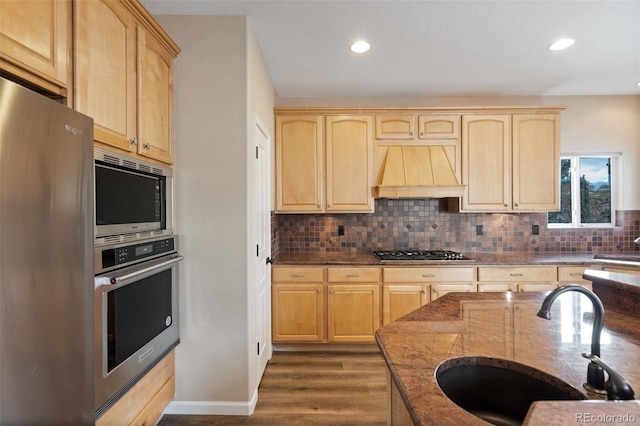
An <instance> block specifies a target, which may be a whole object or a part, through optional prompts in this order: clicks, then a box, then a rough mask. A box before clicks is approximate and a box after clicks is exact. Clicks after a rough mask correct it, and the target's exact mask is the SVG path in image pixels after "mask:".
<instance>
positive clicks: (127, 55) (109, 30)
mask: <svg viewBox="0 0 640 426" xmlns="http://www.w3.org/2000/svg"><path fill="white" fill-rule="evenodd" d="M74 7H75V9H74V31H75V44H74V57H75V58H76V64H75V88H76V90H75V102H74V103H75V107H76V109H77V110H78V111H80V112H82V113H84V114H87V115H89V116H91V117H93V119H94V139H95V141H96V142H97V143H98V144H103V145H107V146H108V147H110V148H117V149H120V150H122V151H126V152H127V153H129V154H133V155H139V156H142V157H145V158H147V159H151V160H155V161H159V162H162V163H166V164H171V163H173V60H174V59H175V57H176V56H177V55H178V53H179V52H180V50H179V48H178V47H177V45H176V44H175V43H174V42H173V41H172V40H171V39H170V38H169V37H168V36H167V35H166V33H164V31H163V30H162V29H161V28H160V27H159V26H158V25H157V23H156V22H155V21H154V20H153V18H152V17H151V16H150V15H149V14H148V12H146V10H145V9H144V8H143V7H142V6H141V5H140V4H139V3H138V2H131V1H105V0H99V1H77V2H75V3H74Z"/></svg>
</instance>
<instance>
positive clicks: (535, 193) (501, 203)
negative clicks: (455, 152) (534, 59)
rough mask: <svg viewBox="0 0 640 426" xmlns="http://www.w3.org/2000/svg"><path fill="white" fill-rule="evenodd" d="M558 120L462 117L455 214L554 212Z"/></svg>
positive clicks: (528, 116)
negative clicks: (459, 190)
mask: <svg viewBox="0 0 640 426" xmlns="http://www.w3.org/2000/svg"><path fill="white" fill-rule="evenodd" d="M559 121H560V118H559V114H513V115H511V114H502V115H484V114H469V115H463V116H462V184H463V185H466V187H465V193H464V196H463V197H462V200H461V211H484V212H500V211H505V212H509V211H520V212H534V211H554V210H557V209H558V207H559V202H560V198H559V185H560V183H559V182H560V181H559V168H560V138H559Z"/></svg>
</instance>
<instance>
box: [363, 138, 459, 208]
mask: <svg viewBox="0 0 640 426" xmlns="http://www.w3.org/2000/svg"><path fill="white" fill-rule="evenodd" d="M452 163H453V161H451V159H449V158H448V156H447V153H446V151H445V149H444V147H443V146H442V145H398V146H390V147H389V149H388V151H387V156H386V159H385V162H384V166H383V171H382V178H381V181H380V184H379V185H378V186H377V187H376V194H375V195H376V197H377V198H444V197H461V196H462V194H463V192H464V185H460V182H458V178H457V177H456V174H455V172H454V170H453V169H452V167H451V164H452Z"/></svg>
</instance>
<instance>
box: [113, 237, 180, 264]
mask: <svg viewBox="0 0 640 426" xmlns="http://www.w3.org/2000/svg"><path fill="white" fill-rule="evenodd" d="M175 251H176V247H175V237H168V238H162V239H159V240H153V241H147V242H143V243H138V244H129V245H124V246H119V247H114V248H105V249H102V256H101V260H102V262H101V263H102V265H101V266H102V269H103V270H105V269H109V268H113V267H120V266H125V265H129V264H131V263H135V262H139V261H141V260H145V259H148V258H152V257H158V256H161V255H164V254H167V253H173V252H175Z"/></svg>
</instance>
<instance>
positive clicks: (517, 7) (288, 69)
mask: <svg viewBox="0 0 640 426" xmlns="http://www.w3.org/2000/svg"><path fill="white" fill-rule="evenodd" d="M142 3H143V4H144V6H145V7H146V8H147V9H148V10H149V11H150V12H151V13H152V14H154V15H167V14H170V15H246V16H248V17H249V18H250V23H251V24H250V25H251V27H252V28H253V30H254V31H255V33H256V36H257V39H258V42H259V43H260V47H261V49H262V51H263V53H264V56H265V59H266V62H267V65H268V67H269V72H270V73H271V77H272V79H273V82H274V85H275V87H276V90H277V92H278V95H279V96H281V97H344V96H528V95H531V96H541V95H623V94H627V95H640V87H638V86H637V85H636V83H637V82H639V81H640V0H627V1H613V0H608V1H582V0H563V1H535V0H533V1H531V0H511V1H506V0H503V1H488V0H474V1H446V0H443V1H436V0H359V1H351V0H341V1H334V0H273V1H272V0H232V1H220V0H142ZM563 37H569V38H573V39H575V40H576V42H575V44H574V45H573V46H572V47H570V48H569V49H567V50H564V51H558V52H553V51H550V50H548V49H547V46H548V45H549V44H551V43H552V42H553V41H555V40H556V39H558V38H563ZM360 38H363V39H366V40H367V41H369V43H371V50H370V51H369V52H368V53H365V54H360V55H356V54H353V53H351V52H350V50H349V46H350V44H351V43H352V42H353V41H355V40H357V39H360ZM211 43H215V40H212V41H211Z"/></svg>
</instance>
